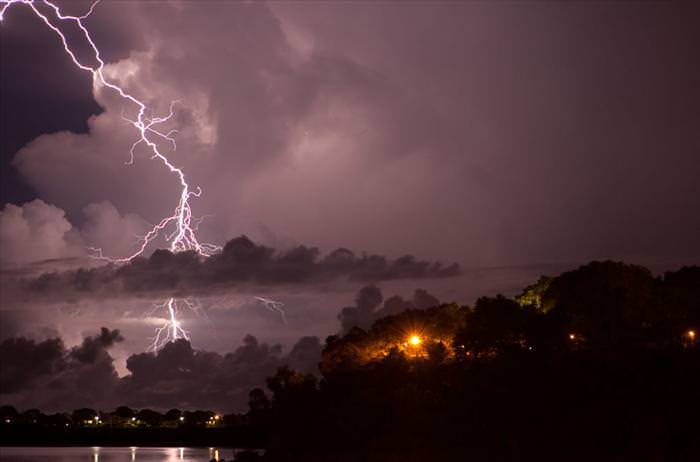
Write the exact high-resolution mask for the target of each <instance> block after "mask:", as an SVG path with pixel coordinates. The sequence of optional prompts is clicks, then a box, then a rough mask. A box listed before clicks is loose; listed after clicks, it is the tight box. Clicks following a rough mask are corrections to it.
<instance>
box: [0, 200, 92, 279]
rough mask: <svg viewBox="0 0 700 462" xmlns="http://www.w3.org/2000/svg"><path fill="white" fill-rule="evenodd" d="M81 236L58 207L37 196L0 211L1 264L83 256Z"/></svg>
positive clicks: (7, 206) (7, 205) (6, 206)
mask: <svg viewBox="0 0 700 462" xmlns="http://www.w3.org/2000/svg"><path fill="white" fill-rule="evenodd" d="M80 243H81V237H80V235H79V233H77V232H76V231H75V230H74V229H73V226H72V225H71V224H70V222H69V221H68V220H67V219H66V216H65V213H64V211H63V210H61V209H60V208H58V207H55V206H53V205H50V204H47V203H46V202H44V201H42V200H40V199H36V200H34V201H32V202H28V203H26V204H24V205H22V206H19V207H18V206H16V205H13V204H6V205H5V207H4V208H3V209H2V210H0V264H3V265H11V264H15V265H16V264H25V263H29V262H32V261H37V260H48V259H54V258H67V257H75V256H78V255H82V254H83V253H84V252H83V250H82V247H81V246H80Z"/></svg>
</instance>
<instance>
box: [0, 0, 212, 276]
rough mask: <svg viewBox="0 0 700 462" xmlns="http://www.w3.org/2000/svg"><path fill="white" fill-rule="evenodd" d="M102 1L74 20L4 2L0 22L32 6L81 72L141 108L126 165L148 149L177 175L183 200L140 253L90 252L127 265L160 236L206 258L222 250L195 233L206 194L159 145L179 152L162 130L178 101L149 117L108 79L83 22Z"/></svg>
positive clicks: (16, 0) (33, 0)
mask: <svg viewBox="0 0 700 462" xmlns="http://www.w3.org/2000/svg"><path fill="white" fill-rule="evenodd" d="M99 1H100V0H96V1H95V2H94V3H93V4H92V5H91V6H90V9H89V10H88V12H87V13H85V14H84V15H82V16H71V15H66V14H63V13H62V12H61V9H60V8H59V7H58V6H57V5H55V4H54V3H52V2H51V1H49V0H42V1H39V0H0V21H2V20H3V19H4V15H5V12H6V11H7V9H8V8H9V7H10V6H11V5H14V4H22V5H26V6H28V7H29V8H31V10H32V11H33V12H34V13H35V14H36V15H37V17H39V18H40V19H41V20H42V21H43V22H44V23H45V24H46V26H47V27H49V28H50V29H51V30H52V31H54V32H55V33H56V34H57V36H58V38H59V39H60V40H61V43H62V44H63V49H64V51H65V52H66V53H67V54H68V56H69V57H70V59H71V60H72V61H73V63H74V64H75V65H76V66H77V67H78V68H79V69H81V70H83V71H86V72H90V73H91V74H92V78H93V82H99V83H100V84H102V85H103V86H105V87H107V88H109V89H111V90H113V91H115V92H116V93H117V94H119V96H121V97H122V98H123V99H124V100H125V101H127V102H129V103H131V104H133V105H135V106H136V107H137V109H138V113H137V117H136V118H135V119H133V120H132V119H129V118H127V117H125V116H123V115H122V118H123V119H124V120H125V121H127V122H128V123H129V124H131V125H132V126H133V127H134V128H135V129H136V131H137V133H138V139H137V140H136V141H135V142H134V143H133V144H132V145H131V149H130V150H129V160H128V161H127V162H126V163H127V164H133V163H134V151H135V149H136V148H137V147H138V146H140V145H145V146H146V147H147V148H148V149H149V150H150V152H151V158H152V159H155V160H159V161H160V162H161V163H162V164H163V166H165V167H166V168H167V169H168V170H169V171H170V172H171V173H172V174H173V175H175V177H176V178H177V180H178V181H179V183H180V196H179V199H178V202H177V206H176V207H175V209H174V211H173V213H172V215H170V216H167V217H165V218H163V219H162V220H161V221H160V222H158V223H157V224H155V225H154V226H153V227H152V228H151V229H150V230H149V231H148V232H147V233H146V234H145V235H144V236H143V237H142V238H141V239H140V240H139V243H138V246H137V249H136V251H134V252H133V253H132V254H131V255H128V256H125V257H119V258H110V257H107V256H104V255H103V253H102V249H99V248H91V249H90V250H91V251H92V252H93V253H94V255H93V256H94V257H96V258H99V259H103V260H107V261H110V262H114V263H125V262H128V261H131V260H132V259H134V258H136V257H138V256H139V255H142V254H143V253H144V252H145V251H146V249H147V247H148V246H149V244H151V243H152V242H153V241H154V240H155V239H156V238H157V237H158V236H161V235H162V236H163V237H164V238H165V239H166V240H167V241H168V242H169V243H170V250H171V251H172V252H182V251H186V250H193V251H195V252H197V253H198V254H200V255H202V256H205V257H206V256H209V255H211V254H212V253H214V252H216V251H218V250H220V249H221V248H220V247H219V246H217V245H214V244H209V243H205V242H200V241H199V240H198V239H197V236H196V233H195V232H196V230H197V226H198V224H199V221H198V220H197V219H194V218H193V217H192V208H191V206H190V199H191V198H193V197H199V196H200V195H201V194H202V190H201V189H200V188H199V187H196V188H194V189H193V188H191V187H190V185H189V184H188V182H187V178H186V177H185V174H184V172H183V171H182V170H181V169H180V168H178V167H176V166H175V165H174V164H173V163H172V162H171V161H170V160H169V159H168V158H167V157H166V156H165V154H163V152H162V151H161V149H160V148H159V145H158V144H159V143H158V142H167V143H169V144H170V145H171V146H172V149H173V150H175V149H176V148H177V143H176V141H175V138H174V135H175V134H176V133H177V131H176V130H170V131H168V132H164V131H162V130H161V129H160V126H161V125H162V124H164V123H165V122H168V121H169V120H171V118H172V117H173V114H174V112H173V111H174V106H175V104H177V101H174V102H172V103H171V104H170V111H169V113H168V114H167V115H165V116H163V117H152V116H150V117H149V116H148V115H147V114H148V113H149V112H150V111H149V109H148V107H147V106H146V104H145V103H144V102H142V101H141V100H139V99H138V98H136V97H135V96H133V95H132V94H130V93H128V92H127V91H126V90H125V89H124V88H122V87H120V86H119V85H118V84H117V83H115V82H112V81H110V80H108V79H107V78H106V77H105V73H104V68H105V62H104V61H103V59H102V56H101V54H100V50H99V49H98V47H97V45H96V44H95V42H94V40H93V39H92V36H91V35H90V32H89V31H88V29H87V27H86V26H85V24H84V22H83V21H84V20H85V19H87V18H88V17H89V16H90V15H91V14H92V13H93V11H94V9H95V7H96V6H97V4H98V3H99ZM41 5H43V7H41ZM45 9H48V10H49V11H52V12H53V15H54V16H55V19H58V20H60V21H61V22H73V23H74V24H75V25H77V26H78V28H79V29H80V31H81V33H82V35H83V37H84V38H85V40H86V41H87V43H88V44H89V45H90V49H91V50H92V53H94V59H95V62H97V65H96V66H90V65H87V64H84V63H83V62H81V60H80V59H78V57H77V56H76V54H75V52H74V51H73V49H72V48H71V47H70V45H69V44H68V40H67V38H66V36H65V34H64V33H63V32H62V31H61V29H59V28H58V27H57V26H56V25H54V24H53V22H52V21H51V19H49V16H48V15H47V14H46V13H44V12H43V11H42V10H45Z"/></svg>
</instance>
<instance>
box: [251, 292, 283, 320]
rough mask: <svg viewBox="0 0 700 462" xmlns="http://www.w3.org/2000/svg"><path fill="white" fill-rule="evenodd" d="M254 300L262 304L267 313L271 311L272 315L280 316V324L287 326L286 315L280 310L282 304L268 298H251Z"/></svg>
mask: <svg viewBox="0 0 700 462" xmlns="http://www.w3.org/2000/svg"><path fill="white" fill-rule="evenodd" d="M253 298H254V299H255V300H257V301H259V302H260V303H262V304H263V306H264V307H265V308H267V309H268V310H269V311H272V312H273V313H277V314H279V315H280V319H282V323H284V324H287V314H286V313H285V311H284V310H283V309H282V307H283V306H284V303H282V302H277V301H275V300H270V299H269V298H265V297H253Z"/></svg>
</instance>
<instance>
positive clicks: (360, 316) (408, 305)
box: [338, 285, 440, 334]
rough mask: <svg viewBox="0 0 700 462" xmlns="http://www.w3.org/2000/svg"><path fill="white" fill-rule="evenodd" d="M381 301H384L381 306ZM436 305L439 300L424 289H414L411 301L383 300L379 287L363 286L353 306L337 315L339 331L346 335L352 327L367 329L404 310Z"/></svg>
mask: <svg viewBox="0 0 700 462" xmlns="http://www.w3.org/2000/svg"><path fill="white" fill-rule="evenodd" d="M382 301H384V305H383V306H382ZM438 305H440V300H438V299H437V298H436V297H435V296H434V295H431V294H430V293H428V291H426V290H425V289H416V290H415V291H414V292H413V300H405V299H404V298H403V297H401V296H399V295H394V296H393V297H389V298H388V299H386V300H384V296H383V295H382V291H381V289H380V288H379V287H377V286H374V285H369V286H365V287H362V288H361V289H360V290H359V291H358V292H357V296H356V297H355V306H346V307H345V308H343V309H342V310H340V313H339V314H338V320H339V321H340V328H341V330H340V331H341V333H342V334H346V333H348V332H349V331H350V329H352V328H353V327H359V328H360V329H368V328H369V327H370V326H371V325H372V324H373V323H374V321H376V320H377V319H380V318H383V317H385V316H391V315H394V314H398V313H401V312H403V311H405V310H412V309H419V310H423V309H426V308H431V307H434V306H438Z"/></svg>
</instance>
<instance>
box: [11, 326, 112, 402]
mask: <svg viewBox="0 0 700 462" xmlns="http://www.w3.org/2000/svg"><path fill="white" fill-rule="evenodd" d="M121 340H123V339H122V337H121V335H120V333H119V331H117V330H109V329H106V328H102V330H101V332H100V334H98V335H97V336H94V337H90V336H89V337H86V338H85V339H84V340H83V343H82V344H81V345H79V346H77V347H74V348H66V347H65V346H64V344H63V341H62V340H61V339H59V338H53V339H48V340H44V341H42V342H38V343H37V342H35V341H33V340H29V339H26V338H23V337H19V338H9V339H6V340H4V341H3V342H2V343H1V344H0V364H2V374H1V377H2V379H1V381H0V396H2V399H3V401H10V402H13V403H16V404H17V405H20V406H32V407H43V408H47V409H56V408H58V407H68V408H71V407H77V406H85V405H87V406H90V405H95V404H97V403H100V402H103V401H105V400H109V399H110V398H111V394H112V392H113V391H114V388H115V386H116V385H117V381H118V377H117V373H116V371H115V369H114V365H113V360H112V357H111V356H110V355H109V353H108V352H107V349H109V348H110V347H112V346H113V345H114V344H115V343H116V342H119V341H121Z"/></svg>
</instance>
